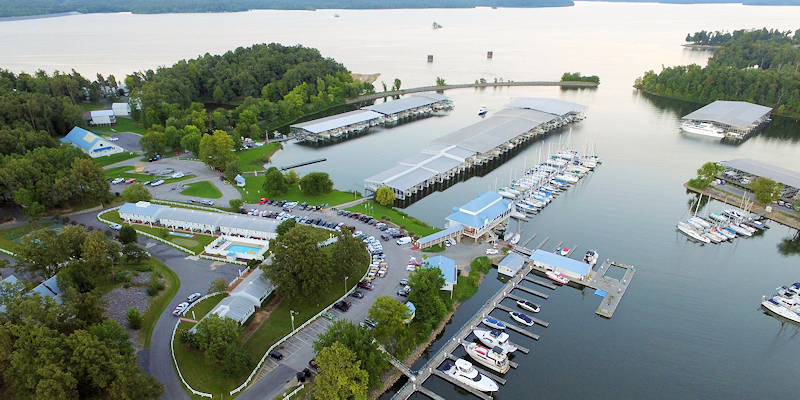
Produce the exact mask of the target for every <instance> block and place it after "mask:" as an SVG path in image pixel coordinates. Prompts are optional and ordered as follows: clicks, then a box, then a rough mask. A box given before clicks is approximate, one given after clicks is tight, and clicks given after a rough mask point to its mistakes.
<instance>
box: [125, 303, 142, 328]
mask: <svg viewBox="0 0 800 400" xmlns="http://www.w3.org/2000/svg"><path fill="white" fill-rule="evenodd" d="M125 316H126V317H127V318H128V327H130V328H131V329H133V330H135V331H136V330H139V329H141V328H142V322H144V319H143V318H142V314H141V313H140V312H139V310H137V309H136V308H134V307H131V308H129V309H128V311H126V312H125Z"/></svg>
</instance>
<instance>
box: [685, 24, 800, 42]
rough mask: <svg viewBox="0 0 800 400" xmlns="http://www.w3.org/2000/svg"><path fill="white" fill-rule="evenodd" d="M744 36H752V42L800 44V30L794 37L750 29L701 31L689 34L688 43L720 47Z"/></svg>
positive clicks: (773, 31)
mask: <svg viewBox="0 0 800 400" xmlns="http://www.w3.org/2000/svg"><path fill="white" fill-rule="evenodd" d="M744 35H752V38H751V40H753V39H755V38H758V40H770V39H773V38H774V39H778V40H789V42H790V43H792V44H798V43H800V29H799V30H797V31H795V32H794V36H793V37H792V36H790V33H789V32H781V31H778V30H767V29H766V28H764V29H761V30H758V31H753V30H748V29H739V30H737V31H733V32H732V33H731V32H727V31H714V32H707V31H704V30H703V31H700V32H695V33H694V34H691V33H689V34H687V35H686V41H687V42H690V43H693V44H702V45H707V46H720V45H722V44H723V43H725V42H728V41H730V40H733V39H737V40H738V39H741V38H742V36H744Z"/></svg>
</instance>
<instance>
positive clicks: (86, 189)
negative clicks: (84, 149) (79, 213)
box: [71, 158, 110, 204]
mask: <svg viewBox="0 0 800 400" xmlns="http://www.w3.org/2000/svg"><path fill="white" fill-rule="evenodd" d="M71 175H72V179H73V182H74V184H75V185H76V187H75V194H76V195H78V196H80V198H81V201H83V202H84V203H85V202H87V201H88V202H89V203H90V204H91V203H94V202H106V201H108V200H109V199H110V198H109V196H110V194H109V188H110V186H109V183H108V180H107V179H106V173H105V171H104V170H103V168H102V167H101V166H99V165H97V164H95V163H94V162H93V161H92V160H89V159H85V158H78V159H75V160H74V161H73V162H72V171H71Z"/></svg>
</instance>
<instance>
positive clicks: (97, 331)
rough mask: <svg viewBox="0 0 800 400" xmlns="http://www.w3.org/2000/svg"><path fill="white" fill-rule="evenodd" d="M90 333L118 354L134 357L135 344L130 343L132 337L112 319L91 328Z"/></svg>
mask: <svg viewBox="0 0 800 400" xmlns="http://www.w3.org/2000/svg"><path fill="white" fill-rule="evenodd" d="M88 331H89V333H91V334H92V335H95V336H97V338H98V339H100V340H101V341H103V343H105V344H106V346H108V347H109V348H113V349H114V350H115V351H116V352H117V353H119V354H121V355H123V356H125V357H130V356H132V355H133V352H134V349H133V343H131V341H130V337H131V335H130V334H129V333H128V332H125V328H124V327H123V326H122V325H120V324H119V322H117V321H115V320H114V319H111V318H106V319H104V320H103V322H101V323H99V324H94V325H92V326H90V327H89V329H88Z"/></svg>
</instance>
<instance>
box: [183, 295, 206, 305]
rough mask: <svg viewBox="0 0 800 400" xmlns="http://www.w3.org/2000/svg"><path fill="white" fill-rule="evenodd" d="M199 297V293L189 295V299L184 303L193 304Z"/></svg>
mask: <svg viewBox="0 0 800 400" xmlns="http://www.w3.org/2000/svg"><path fill="white" fill-rule="evenodd" d="M200 297H203V295H201V294H200V293H192V294H190V295H189V297H187V298H186V301H188V302H189V303H194V302H195V301H197V299H199V298H200Z"/></svg>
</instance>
